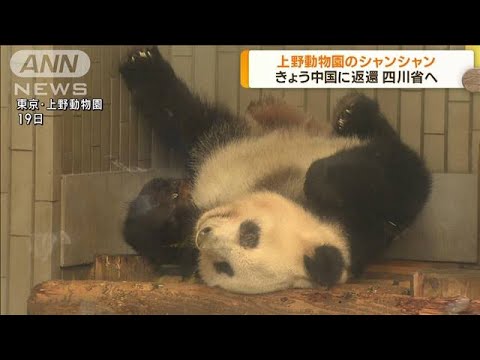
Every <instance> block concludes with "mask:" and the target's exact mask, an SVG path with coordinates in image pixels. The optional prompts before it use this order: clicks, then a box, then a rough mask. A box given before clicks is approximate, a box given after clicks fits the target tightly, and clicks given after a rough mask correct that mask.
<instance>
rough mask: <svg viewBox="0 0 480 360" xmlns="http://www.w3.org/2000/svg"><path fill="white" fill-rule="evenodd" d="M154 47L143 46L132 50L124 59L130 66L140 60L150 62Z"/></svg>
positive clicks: (152, 57)
mask: <svg viewBox="0 0 480 360" xmlns="http://www.w3.org/2000/svg"><path fill="white" fill-rule="evenodd" d="M155 49H156V48H145V49H141V50H137V51H134V52H133V53H131V54H130V55H129V57H128V59H127V60H126V63H128V64H129V65H130V66H132V65H133V66H136V65H137V64H139V63H141V62H152V61H153V59H154V51H155Z"/></svg>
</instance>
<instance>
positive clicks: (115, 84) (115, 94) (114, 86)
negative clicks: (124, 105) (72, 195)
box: [102, 79, 120, 169]
mask: <svg viewBox="0 0 480 360" xmlns="http://www.w3.org/2000/svg"><path fill="white" fill-rule="evenodd" d="M111 92H112V104H111V106H110V109H111V112H110V149H109V150H110V161H111V162H114V161H118V160H119V157H120V147H119V142H120V85H119V80H118V79H111ZM103 145H104V144H102V154H104V153H105V151H106V150H104V149H103ZM105 146H106V144H105ZM102 161H104V159H102ZM102 168H103V166H102ZM110 169H113V168H112V166H111V165H110Z"/></svg>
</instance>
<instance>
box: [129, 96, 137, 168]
mask: <svg viewBox="0 0 480 360" xmlns="http://www.w3.org/2000/svg"><path fill="white" fill-rule="evenodd" d="M138 116H139V114H138V110H137V109H135V107H134V106H133V105H131V106H130V122H129V129H128V146H129V152H130V154H129V157H130V158H129V166H130V168H136V167H137V166H138Z"/></svg>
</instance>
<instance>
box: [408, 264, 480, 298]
mask: <svg viewBox="0 0 480 360" xmlns="http://www.w3.org/2000/svg"><path fill="white" fill-rule="evenodd" d="M413 295H414V296H418V297H440V296H442V297H452V296H459V297H467V298H470V299H480V271H479V270H477V269H476V270H467V269H458V270H450V269H423V270H421V271H419V272H418V273H417V274H415V276H414V294H413Z"/></svg>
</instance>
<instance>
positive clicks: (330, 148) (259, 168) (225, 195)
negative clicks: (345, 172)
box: [192, 129, 365, 209]
mask: <svg viewBox="0 0 480 360" xmlns="http://www.w3.org/2000/svg"><path fill="white" fill-rule="evenodd" d="M364 143H365V141H361V140H359V139H357V138H354V137H349V138H346V137H334V136H326V135H312V134H311V133H308V132H307V131H306V130H304V129H288V130H285V129H280V130H275V131H272V132H268V133H266V134H264V135H262V136H258V137H247V138H243V139H240V140H234V141H232V142H230V143H229V144H227V145H226V146H224V147H221V148H219V149H218V150H217V151H215V152H213V153H212V154H211V155H210V156H208V158H207V159H206V160H205V161H204V163H203V164H202V166H201V167H200V169H199V171H198V175H197V177H196V179H195V183H194V187H193V191H192V199H193V202H194V203H195V205H196V206H197V207H199V208H201V209H210V208H212V207H215V206H218V205H221V204H223V203H226V202H229V201H232V200H234V199H236V198H237V197H239V196H242V195H245V194H248V193H249V192H251V191H252V188H253V187H254V186H255V185H256V184H257V183H258V182H259V181H260V180H261V179H262V178H264V177H266V176H268V175H269V174H272V173H274V172H275V171H276V170H279V169H282V168H295V169H298V170H299V171H300V173H301V174H302V176H303V177H304V176H305V173H306V172H307V170H308V168H309V166H310V165H311V164H312V162H313V161H314V160H317V159H321V158H325V157H328V156H331V155H333V154H335V153H336V152H338V151H341V150H343V149H348V148H352V147H355V146H360V145H362V144H364ZM300 180H301V179H300ZM295 185H297V188H296V189H292V191H293V192H298V191H300V192H303V188H302V186H303V181H299V182H295ZM298 186H299V187H298ZM292 195H293V194H292Z"/></svg>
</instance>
